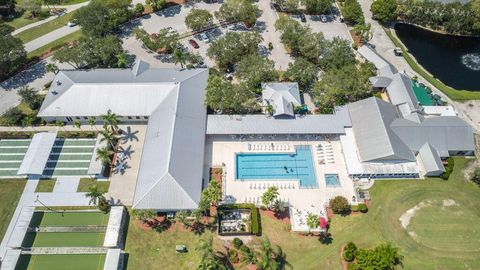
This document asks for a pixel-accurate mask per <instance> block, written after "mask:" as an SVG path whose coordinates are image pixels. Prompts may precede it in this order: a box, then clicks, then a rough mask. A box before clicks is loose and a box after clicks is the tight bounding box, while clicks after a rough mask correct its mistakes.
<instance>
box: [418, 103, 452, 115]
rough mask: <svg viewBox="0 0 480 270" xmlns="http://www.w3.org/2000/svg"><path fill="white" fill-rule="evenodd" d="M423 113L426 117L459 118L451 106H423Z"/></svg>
mask: <svg viewBox="0 0 480 270" xmlns="http://www.w3.org/2000/svg"><path fill="white" fill-rule="evenodd" d="M422 107H423V112H424V113H425V114H426V115H436V116H457V112H455V109H454V108H453V107H452V106H450V105H447V106H422Z"/></svg>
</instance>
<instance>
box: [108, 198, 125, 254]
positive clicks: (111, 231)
mask: <svg viewBox="0 0 480 270" xmlns="http://www.w3.org/2000/svg"><path fill="white" fill-rule="evenodd" d="M124 210H125V208H124V207H123V206H112V207H111V208H110V215H109V217H108V225H107V231H106V232H105V239H104V240H103V246H104V247H117V246H118V243H119V240H120V235H121V234H120V232H121V230H122V221H123V216H124V214H125V211H124Z"/></svg>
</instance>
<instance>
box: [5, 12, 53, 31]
mask: <svg viewBox="0 0 480 270" xmlns="http://www.w3.org/2000/svg"><path fill="white" fill-rule="evenodd" d="M27 15H28V13H27V12H24V13H22V14H19V15H17V17H15V18H14V19H13V20H11V21H7V22H6V24H8V25H10V26H12V27H13V28H15V29H18V28H21V27H24V26H26V25H29V24H31V23H34V22H38V21H41V20H45V19H46V18H48V17H50V13H49V12H48V9H42V13H41V15H40V16H38V17H35V18H28V16H27Z"/></svg>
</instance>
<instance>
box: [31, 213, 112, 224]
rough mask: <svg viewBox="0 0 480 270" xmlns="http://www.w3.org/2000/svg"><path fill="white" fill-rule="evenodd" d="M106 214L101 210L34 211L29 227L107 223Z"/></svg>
mask: <svg viewBox="0 0 480 270" xmlns="http://www.w3.org/2000/svg"><path fill="white" fill-rule="evenodd" d="M107 223H108V215H106V214H104V213H102V212H65V213H63V214H62V213H57V212H35V213H34V214H33V218H32V221H31V222H30V226H31V227H37V226H88V225H107Z"/></svg>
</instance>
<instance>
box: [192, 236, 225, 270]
mask: <svg viewBox="0 0 480 270" xmlns="http://www.w3.org/2000/svg"><path fill="white" fill-rule="evenodd" d="M212 245H213V239H212V237H210V238H208V239H200V240H199V242H198V245H197V247H196V248H195V249H196V250H197V251H199V252H200V254H201V255H200V256H201V259H200V264H199V265H198V267H197V270H212V269H216V270H226V269H227V268H226V267H225V265H223V264H221V263H220V262H219V260H218V258H216V257H215V254H214V253H213V248H212Z"/></svg>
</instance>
